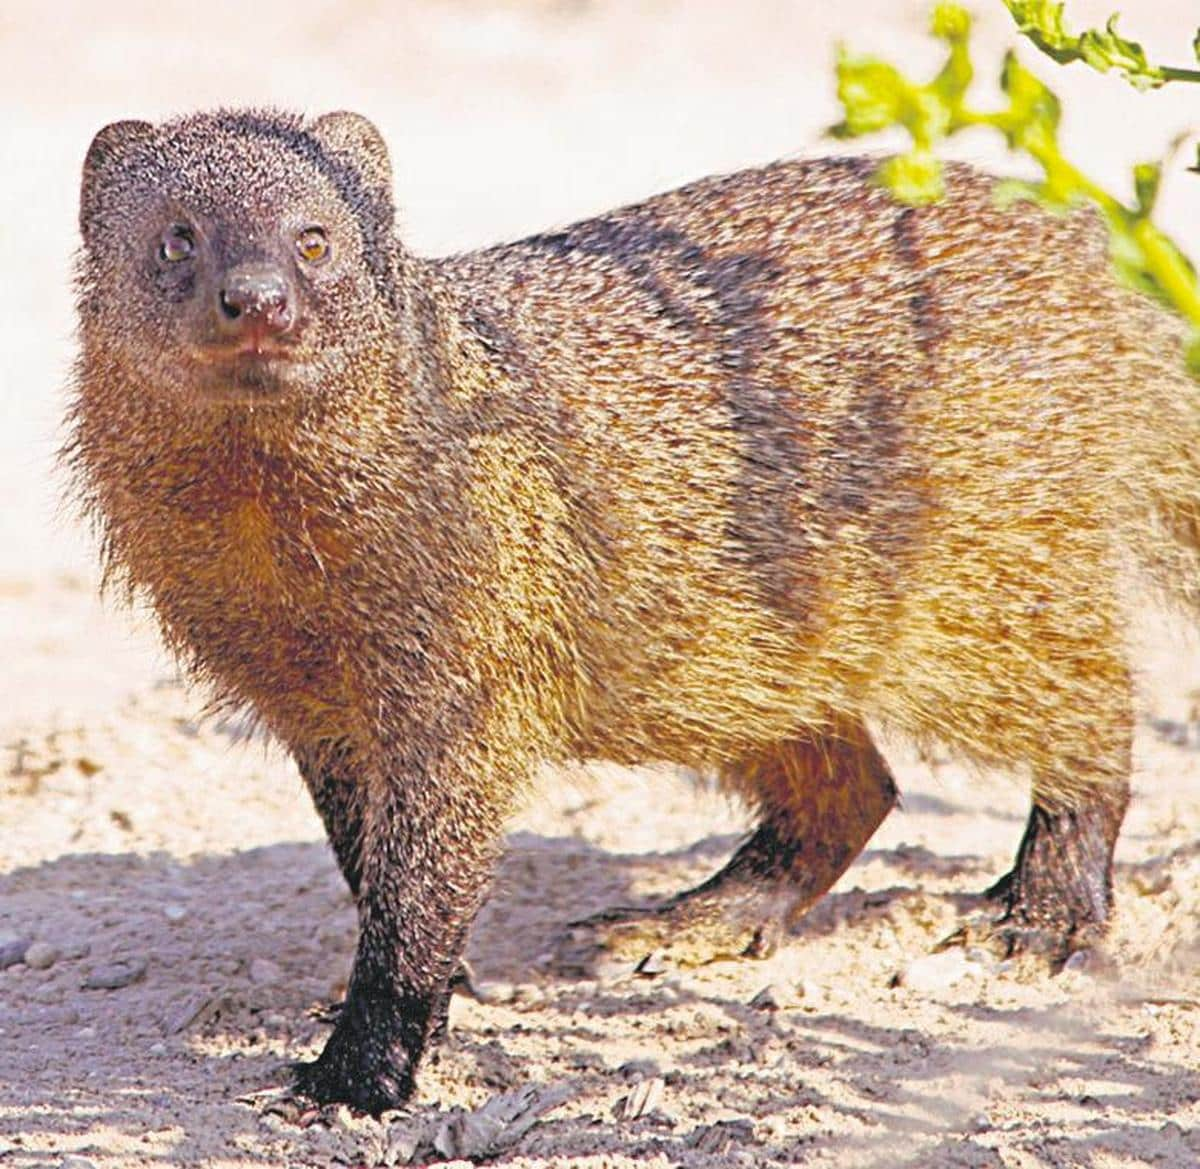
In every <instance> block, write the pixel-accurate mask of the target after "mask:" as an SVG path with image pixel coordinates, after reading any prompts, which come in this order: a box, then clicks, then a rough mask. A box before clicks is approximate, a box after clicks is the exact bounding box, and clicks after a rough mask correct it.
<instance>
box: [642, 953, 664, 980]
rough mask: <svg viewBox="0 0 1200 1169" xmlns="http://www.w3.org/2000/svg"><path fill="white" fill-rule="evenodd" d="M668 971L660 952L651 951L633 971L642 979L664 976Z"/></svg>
mask: <svg viewBox="0 0 1200 1169" xmlns="http://www.w3.org/2000/svg"><path fill="white" fill-rule="evenodd" d="M668 969H669V967H668V965H667V960H666V958H665V957H664V956H663V952H662V951H661V950H652V951H651V952H650V953H649V954H647V955H646V956H645V957H644V958H643V959H642V960H641V961H640V962H639V963H638V964H637V966H635V967H634V970H635V971H636V972H637V973H638V974H640V975H641V976H642V977H643V978H657V977H658V976H659V975H660V974H665V973H666V972H667V970H668Z"/></svg>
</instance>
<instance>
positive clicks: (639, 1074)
mask: <svg viewBox="0 0 1200 1169" xmlns="http://www.w3.org/2000/svg"><path fill="white" fill-rule="evenodd" d="M658 1073H659V1066H658V1060H656V1059H630V1060H626V1061H625V1062H624V1063H623V1064H622V1065H621V1066H620V1067H619V1068H617V1075H618V1076H620V1077H621V1078H622V1079H623V1080H649V1079H653V1077H655V1076H657V1075H658Z"/></svg>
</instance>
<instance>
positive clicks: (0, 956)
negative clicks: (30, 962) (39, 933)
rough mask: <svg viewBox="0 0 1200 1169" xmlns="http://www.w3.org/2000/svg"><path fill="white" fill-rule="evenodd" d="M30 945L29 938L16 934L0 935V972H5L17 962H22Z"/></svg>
mask: <svg viewBox="0 0 1200 1169" xmlns="http://www.w3.org/2000/svg"><path fill="white" fill-rule="evenodd" d="M31 944H32V942H31V940H30V939H29V938H23V937H21V936H19V935H18V934H0V970H7V969H8V968H9V967H10V966H15V965H16V964H17V963H18V962H24V961H25V951H26V950H28V949H29V947H30V945H31Z"/></svg>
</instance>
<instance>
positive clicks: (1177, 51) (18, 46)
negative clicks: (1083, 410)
mask: <svg viewBox="0 0 1200 1169" xmlns="http://www.w3.org/2000/svg"><path fill="white" fill-rule="evenodd" d="M1111 3H1113V0H1103V2H1100V3H1095V2H1091V0H1087V2H1084V0H1078V2H1074V3H1071V4H1069V5H1068V17H1069V21H1070V23H1071V25H1072V26H1073V27H1083V26H1084V25H1092V24H1098V23H1101V22H1102V21H1103V20H1104V19H1105V18H1106V17H1107V16H1108V15H1109V12H1110V11H1111V9H1110V4H1111ZM929 7H930V5H929V4H927V3H926V2H925V0H899V2H897V0H843V2H842V3H837V4H828V3H816V2H811V3H809V2H802V0H742V2H741V3H738V4H731V3H728V2H726V0H687V2H684V0H508V2H503V0H406V2H396V0H393V2H390V3H389V2H387V0H359V2H357V3H340V4H315V3H303V2H293V3H290V4H283V3H280V2H278V0H267V2H265V3H260V4H257V5H247V4H244V3H238V4H233V3H226V2H212V3H206V4H203V5H197V4H194V3H192V4H186V5H184V4H171V3H149V2H146V0H127V2H125V3H120V4H117V5H110V6H104V7H103V8H101V7H98V6H95V5H93V4H88V3H82V2H79V3H51V4H45V3H41V4H39V3H33V2H31V0H5V2H4V4H3V5H2V6H0V654H2V655H3V657H4V658H5V659H6V660H7V661H9V662H10V663H12V664H13V669H14V670H15V676H14V677H12V678H10V685H9V686H7V687H5V688H4V690H3V692H2V693H0V702H3V703H4V704H5V705H6V706H7V707H8V710H7V713H8V714H10V715H12V716H14V717H16V716H21V717H24V716H26V715H28V716H35V715H39V714H43V713H46V712H48V711H51V710H55V709H59V708H60V707H63V706H66V707H70V708H71V709H80V708H84V709H86V708H89V707H91V706H94V705H96V704H103V703H104V702H106V701H107V700H108V696H109V695H111V694H113V693H115V692H117V691H119V690H122V689H124V686H123V682H124V679H125V678H126V677H128V676H136V674H137V673H139V672H140V673H141V675H142V677H144V676H145V669H146V660H147V658H148V656H150V655H153V653H154V650H153V638H152V637H149V636H148V635H147V632H146V630H145V629H144V628H141V627H139V626H137V625H136V624H135V625H133V626H131V624H130V622H129V620H128V618H127V617H126V616H125V615H123V614H120V613H118V614H115V615H114V614H112V613H111V612H107V613H106V611H105V610H103V609H102V608H100V607H99V606H98V605H97V604H96V602H95V601H94V600H93V594H94V591H95V590H94V583H95V570H94V565H93V558H94V557H93V550H92V548H91V546H90V543H89V540H88V539H87V534H86V532H84V531H83V530H82V529H81V528H80V527H79V526H78V525H77V524H75V523H73V522H71V521H70V519H69V518H68V517H67V516H65V515H64V514H63V509H62V506H61V492H62V485H61V481H60V480H59V479H58V478H57V477H56V475H55V472H54V467H53V463H54V451H55V449H56V447H57V445H58V443H59V440H60V437H61V435H60V433H59V425H60V418H61V414H62V410H63V404H64V401H65V397H66V385H67V382H68V380H69V371H70V365H71V360H72V328H73V325H72V307H71V257H72V252H73V249H74V248H75V246H76V224H75V216H76V200H77V192H78V175H79V168H80V165H81V162H82V159H83V156H84V153H85V151H86V150H87V146H88V143H89V141H90V139H91V136H92V134H93V133H94V132H95V131H96V130H97V129H98V128H99V127H100V126H101V125H103V124H104V123H106V122H108V121H111V120H114V119H117V118H125V117H140V118H150V119H156V118H161V117H163V116H166V115H169V114H173V113H177V112H181V111H185V110H189V109H192V108H196V107H204V106H215V105H243V104H270V105H283V106H290V107H297V108H299V109H302V110H305V111H309V112H313V113H317V112H322V111H326V110H330V109H336V108H351V109H355V110H359V111H361V112H363V113H366V114H367V115H369V116H370V117H371V118H372V119H374V120H375V122H376V123H377V124H378V125H379V126H380V128H381V129H382V131H383V133H384V135H385V137H386V138H387V140H388V142H389V144H390V146H391V149H392V155H393V161H394V165H395V174H396V196H397V201H398V203H399V205H400V207H401V209H402V210H401V214H402V220H403V223H404V231H405V235H406V238H407V240H408V242H409V243H410V245H411V246H412V247H413V248H414V249H416V250H418V251H422V252H442V251H449V250H459V249H464V248H470V247H473V246H476V245H480V244H485V243H490V242H494V241H497V240H500V239H504V238H511V237H514V236H518V235H521V234H522V233H525V232H529V231H532V230H536V229H541V228H545V227H549V226H551V225H554V224H561V223H564V222H567V221H570V220H572V219H574V218H577V217H580V216H584V215H587V214H589V213H592V212H596V211H600V210H602V209H605V208H608V207H611V206H614V205H616V204H619V203H621V202H623V201H627V200H632V199H635V198H638V197H640V196H643V195H647V194H650V193H652V192H655V191H658V190H662V189H665V188H668V187H671V186H673V185H676V184H679V183H681V182H684V181H686V180H688V179H691V178H696V177H699V176H700V175H703V174H706V173H712V172H717V171H723V170H729V169H733V168H737V167H741V166H747V165H753V164H755V163H760V162H765V161H768V160H770V159H773V158H777V157H780V156H784V155H792V154H805V153H821V152H830V151H833V150H836V149H838V144H837V143H832V142H830V141H829V140H828V139H827V138H825V137H824V136H823V135H824V130H825V128H826V127H827V126H828V125H829V124H831V123H832V122H834V121H835V120H836V119H837V117H838V108H837V104H836V101H835V98H834V74H833V57H834V51H835V46H836V44H837V43H838V42H839V41H842V42H845V43H846V44H848V45H849V46H850V47H852V48H854V49H856V50H860V51H865V52H866V51H869V52H875V53H879V54H882V55H884V56H886V57H887V58H888V59H889V60H892V61H895V62H898V63H902V64H903V65H904V66H905V67H906V68H907V69H908V70H909V71H910V72H914V73H916V74H917V75H924V74H926V73H928V72H929V71H930V70H931V69H933V68H935V67H936V65H937V63H938V62H939V60H940V57H941V48H940V46H939V45H937V44H935V43H934V42H933V41H932V40H931V39H930V38H929V37H928V36H927V35H926V33H925V26H926V22H927V13H928V10H929ZM972 7H973V9H974V11H975V14H976V17H977V20H978V27H977V33H976V38H975V40H976V50H975V58H976V61H977V64H978V67H979V75H980V91H981V96H980V99H979V100H980V101H981V102H982V101H983V100H985V97H986V95H987V92H988V90H989V88H990V89H993V90H994V88H995V87H994V79H995V77H996V75H997V74H998V72H999V66H1000V57H1001V54H1002V51H1003V48H1004V47H1005V46H1006V45H1008V44H1012V43H1015V42H1016V41H1017V40H1018V38H1017V36H1016V33H1015V31H1014V29H1013V27H1012V25H1011V22H1010V20H1009V17H1008V15H1007V13H1006V12H1005V11H1004V9H1003V7H1002V6H1001V4H1000V3H999V2H998V0H978V2H977V3H975V4H974V5H972ZM100 13H103V16H101V15H99V14H100ZM1196 24H1197V11H1196V8H1195V5H1193V4H1185V3H1182V2H1181V0H1143V2H1140V3H1139V4H1137V5H1135V6H1131V10H1130V11H1129V12H1127V13H1126V17H1125V20H1124V22H1123V31H1124V33H1125V34H1126V35H1128V36H1131V37H1134V38H1136V39H1139V40H1141V41H1142V43H1143V44H1144V45H1145V46H1146V48H1147V51H1148V53H1149V55H1150V57H1151V59H1152V60H1161V61H1166V62H1170V63H1175V64H1183V65H1186V64H1188V63H1189V58H1190V43H1191V38H1192V36H1193V35H1194V33H1195V26H1196ZM1021 53H1022V57H1023V59H1024V60H1025V61H1026V63H1027V64H1030V65H1032V66H1033V67H1034V68H1035V69H1036V70H1037V71H1038V72H1039V73H1040V74H1041V75H1042V76H1043V77H1044V78H1046V79H1047V80H1048V81H1049V82H1050V84H1051V85H1052V86H1053V87H1054V88H1055V89H1056V90H1057V91H1058V92H1059V93H1060V94H1061V95H1062V96H1063V98H1064V102H1065V126H1064V131H1063V141H1064V143H1065V148H1066V151H1067V153H1068V154H1069V156H1071V157H1072V158H1073V159H1075V160H1076V161H1077V162H1079V163H1081V164H1082V165H1083V166H1084V167H1085V169H1087V170H1089V171H1090V173H1092V174H1093V175H1094V176H1095V177H1096V178H1098V179H1099V180H1100V181H1101V182H1103V183H1104V184H1106V185H1108V186H1109V187H1110V188H1112V189H1114V190H1116V191H1118V192H1119V193H1121V194H1123V195H1124V194H1127V193H1128V186H1129V179H1128V176H1129V169H1130V166H1131V164H1132V163H1134V162H1135V161H1139V160H1142V159H1147V158H1153V157H1157V156H1159V155H1161V154H1162V153H1163V152H1164V151H1165V150H1166V149H1167V147H1168V144H1169V143H1170V142H1171V141H1172V140H1173V139H1174V138H1175V137H1176V136H1177V135H1179V134H1181V133H1183V132H1185V131H1187V130H1188V129H1189V127H1190V126H1193V125H1195V124H1196V123H1198V122H1200V97H1198V91H1197V87H1186V86H1179V87H1174V88H1172V87H1168V88H1167V89H1166V90H1163V91H1161V92H1159V93H1154V94H1148V95H1138V94H1136V93H1135V92H1133V91H1132V90H1131V89H1130V88H1129V87H1128V86H1127V85H1125V84H1124V83H1123V82H1122V81H1121V80H1119V79H1118V78H1115V77H1101V76H1099V75H1097V74H1094V73H1092V72H1091V71H1089V70H1086V69H1084V68H1083V67H1081V66H1073V67H1071V68H1066V69H1064V68H1059V67H1057V66H1055V65H1053V64H1052V63H1051V62H1049V61H1048V60H1046V59H1044V58H1041V57H1039V56H1038V54H1036V53H1035V52H1034V50H1033V49H1032V47H1029V46H1024V47H1023V48H1022V50H1021ZM882 145H884V144H882V143H881V144H880V147H882ZM956 153H957V154H958V155H959V156H960V157H966V158H969V159H973V160H975V161H978V162H982V163H985V164H986V165H988V166H990V167H993V168H995V169H1003V170H1007V171H1012V170H1014V168H1015V166H1016V164H1015V163H1014V162H1013V161H1012V160H1009V159H1006V158H1005V157H1004V155H1003V151H1002V148H1001V147H1000V146H999V144H998V143H997V142H996V141H994V140H993V136H989V135H986V134H981V135H980V136H979V137H977V138H965V139H963V140H962V141H961V142H960V143H958V145H957V147H956ZM1194 160H1195V150H1194V147H1188V149H1187V150H1185V151H1183V152H1181V153H1180V154H1179V155H1178V156H1177V159H1176V162H1175V164H1174V166H1173V167H1172V168H1171V171H1170V173H1169V174H1168V177H1167V180H1166V184H1165V190H1164V193H1163V196H1162V203H1161V214H1160V218H1161V221H1162V222H1163V223H1164V225H1165V226H1167V227H1168V229H1169V230H1171V231H1173V232H1174V233H1176V235H1177V238H1178V239H1180V241H1181V242H1182V243H1183V244H1184V245H1185V247H1186V248H1187V250H1189V251H1190V252H1191V253H1192V254H1193V255H1196V254H1200V216H1197V215H1196V214H1195V207H1196V192H1197V186H1196V184H1197V183H1200V178H1197V177H1196V176H1194V175H1190V174H1188V173H1187V172H1186V170H1185V167H1186V166H1187V164H1188V163H1189V162H1194ZM156 668H158V669H160V670H162V669H165V668H166V667H165V666H164V665H163V664H162V663H161V662H160V663H159V665H158V666H157V667H156Z"/></svg>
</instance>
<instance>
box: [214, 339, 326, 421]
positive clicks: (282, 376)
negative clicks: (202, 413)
mask: <svg viewBox="0 0 1200 1169" xmlns="http://www.w3.org/2000/svg"><path fill="white" fill-rule="evenodd" d="M190 356H191V358H192V360H193V361H194V362H195V363H196V365H197V366H199V372H200V374H201V376H200V377H199V378H198V379H197V389H198V390H199V392H200V395H201V396H202V397H203V398H204V399H206V400H207V401H210V402H222V403H225V404H228V405H237V404H239V403H263V402H269V401H271V400H273V399H274V400H283V399H284V397H285V396H286V395H287V393H288V391H289V390H292V389H294V388H296V385H297V384H298V382H299V381H300V379H301V375H302V371H303V369H304V365H305V363H304V362H302V361H301V360H300V358H299V355H298V354H297V353H296V350H295V347H294V346H293V345H288V344H286V343H283V342H280V341H277V340H275V341H272V340H269V339H256V340H253V341H251V340H249V339H248V340H246V341H244V342H240V343H238V344H233V345H228V344H227V345H206V346H197V347H195V348H193V349H192V351H191V354H190Z"/></svg>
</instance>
